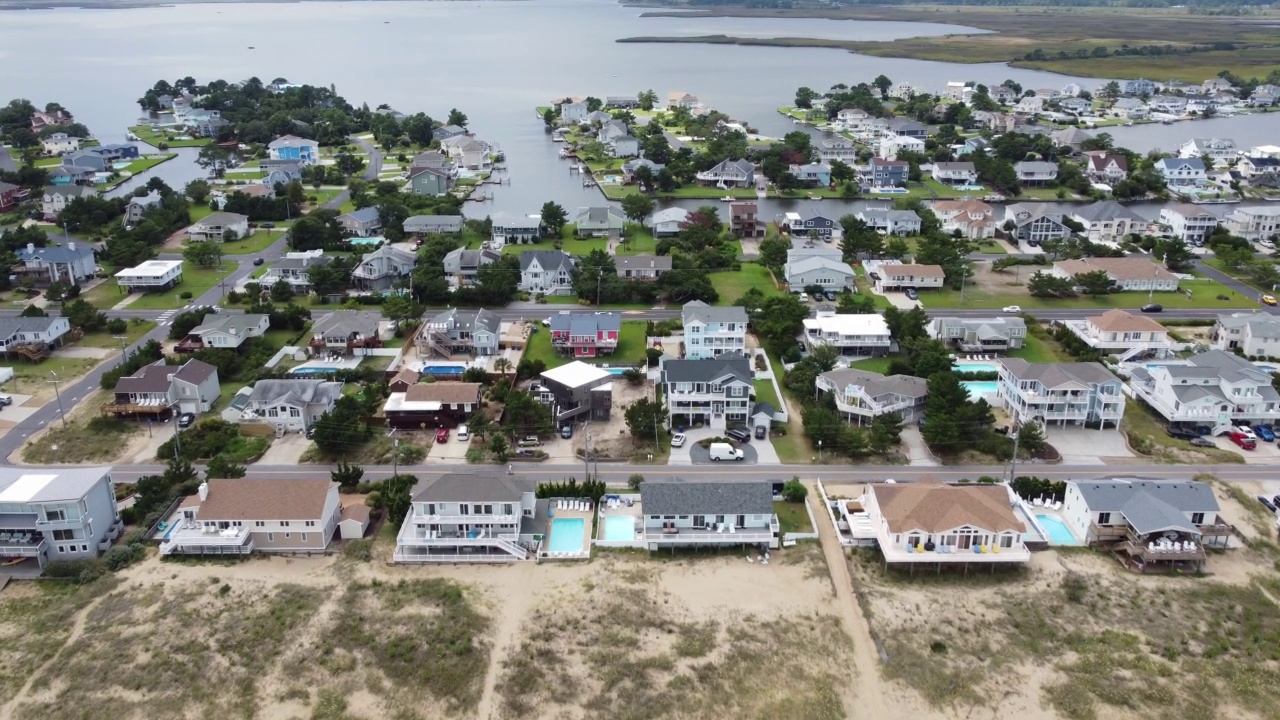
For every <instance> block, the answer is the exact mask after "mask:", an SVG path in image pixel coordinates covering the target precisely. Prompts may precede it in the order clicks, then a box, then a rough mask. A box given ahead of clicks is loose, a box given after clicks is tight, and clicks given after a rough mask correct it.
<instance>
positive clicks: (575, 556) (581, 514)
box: [538, 499, 595, 560]
mask: <svg viewBox="0 0 1280 720" xmlns="http://www.w3.org/2000/svg"><path fill="white" fill-rule="evenodd" d="M560 502H562V501H561V500H559V499H551V500H550V501H549V506H550V508H551V513H552V515H551V517H550V518H549V520H548V522H547V536H546V537H545V538H543V539H542V545H541V546H539V548H538V559H539V560H585V559H587V558H589V557H591V521H592V519H593V518H594V517H595V510H594V506H593V509H592V510H589V511H583V510H563V509H561V508H560V507H559V503H560ZM575 518H581V519H582V520H583V521H584V522H583V523H582V549H581V550H580V551H576V552H565V551H562V550H561V551H552V550H551V536H552V535H554V534H555V532H556V525H555V522H554V521H555V520H562V519H570V520H571V519H575Z"/></svg>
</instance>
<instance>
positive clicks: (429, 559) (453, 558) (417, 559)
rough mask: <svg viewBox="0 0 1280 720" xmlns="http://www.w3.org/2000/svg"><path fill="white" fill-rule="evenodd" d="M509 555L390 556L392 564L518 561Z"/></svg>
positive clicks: (398, 551) (400, 553) (402, 554)
mask: <svg viewBox="0 0 1280 720" xmlns="http://www.w3.org/2000/svg"><path fill="white" fill-rule="evenodd" d="M527 558H528V556H527V555H525V556H524V557H523V558H519V557H513V556H511V555H488V554H483V555H482V554H478V553H448V554H435V555H428V554H425V553H409V552H404V551H402V550H399V549H397V550H396V551H395V552H394V553H392V555H391V560H392V562H397V563H506V562H512V561H514V560H519V559H527Z"/></svg>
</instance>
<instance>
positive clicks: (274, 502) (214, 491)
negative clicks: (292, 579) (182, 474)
mask: <svg viewBox="0 0 1280 720" xmlns="http://www.w3.org/2000/svg"><path fill="white" fill-rule="evenodd" d="M341 512H342V503H341V501H340V498H339V497H338V484H337V483H335V482H333V481H331V480H330V479H329V478H327V477H323V478H265V479H264V478H253V479H251V478H236V479H220V478H215V479H210V480H206V481H205V482H203V483H201V484H200V487H199V489H198V490H197V492H196V494H195V495H193V496H191V497H189V498H187V499H186V500H184V501H183V502H182V503H181V504H180V505H179V506H178V516H177V518H175V519H171V520H170V521H169V522H170V523H173V525H174V527H173V530H172V531H171V532H169V533H167V534H166V536H165V539H164V540H162V541H161V543H160V554H161V555H162V556H164V555H248V554H250V553H254V552H278V553H290V554H294V553H322V552H325V551H326V550H327V549H328V547H329V543H330V542H332V540H333V536H334V533H335V531H336V530H337V528H338V519H339V515H340V514H341Z"/></svg>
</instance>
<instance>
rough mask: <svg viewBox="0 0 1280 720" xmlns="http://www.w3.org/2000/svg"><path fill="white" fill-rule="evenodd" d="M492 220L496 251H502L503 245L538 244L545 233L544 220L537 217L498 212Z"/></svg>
mask: <svg viewBox="0 0 1280 720" xmlns="http://www.w3.org/2000/svg"><path fill="white" fill-rule="evenodd" d="M490 220H491V221H492V223H493V243H494V249H500V248H502V246H503V245H525V244H531V243H536V242H538V240H539V239H541V238H542V235H543V233H544V231H545V230H544V228H543V227H542V218H541V217H539V216H537V215H533V216H528V215H512V214H511V213H507V212H496V213H494V214H493V216H492V217H490Z"/></svg>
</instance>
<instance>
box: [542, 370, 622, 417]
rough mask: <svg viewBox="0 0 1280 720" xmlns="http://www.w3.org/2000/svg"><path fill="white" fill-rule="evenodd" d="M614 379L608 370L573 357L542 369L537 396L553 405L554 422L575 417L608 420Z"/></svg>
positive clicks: (611, 404)
mask: <svg viewBox="0 0 1280 720" xmlns="http://www.w3.org/2000/svg"><path fill="white" fill-rule="evenodd" d="M613 380H614V376H613V375H611V374H610V373H609V371H608V370H602V369H600V368H598V367H596V366H595V365H588V364H587V363H584V362H582V361H581V360H575V361H573V362H571V363H569V364H568V365H561V366H560V367H558V368H553V369H551V370H547V371H545V372H543V373H542V375H541V379H540V380H539V383H540V384H541V385H542V391H541V393H539V396H540V399H541V400H542V401H543V402H544V403H547V404H549V405H551V406H552V410H551V415H552V417H553V418H554V419H555V422H556V424H557V425H563V424H566V423H570V422H573V421H574V420H575V419H583V420H601V421H603V420H608V419H609V411H610V410H611V409H612V408H613Z"/></svg>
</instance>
